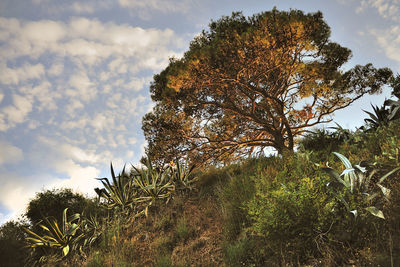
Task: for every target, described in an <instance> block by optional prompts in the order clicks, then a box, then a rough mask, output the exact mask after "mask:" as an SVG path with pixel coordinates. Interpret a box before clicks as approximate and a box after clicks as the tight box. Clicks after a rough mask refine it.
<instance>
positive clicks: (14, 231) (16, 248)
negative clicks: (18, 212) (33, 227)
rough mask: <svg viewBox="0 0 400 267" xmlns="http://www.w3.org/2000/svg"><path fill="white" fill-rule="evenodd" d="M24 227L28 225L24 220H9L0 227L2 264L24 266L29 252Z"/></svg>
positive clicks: (0, 260) (0, 262) (0, 257)
mask: <svg viewBox="0 0 400 267" xmlns="http://www.w3.org/2000/svg"><path fill="white" fill-rule="evenodd" d="M23 227H27V223H25V222H22V221H9V222H6V223H5V224H3V225H2V226H1V227H0V265H1V266H10V267H12V266H16V267H17V266H24V262H25V259H26V257H27V256H28V253H27V250H26V249H25V242H24V241H25V232H24V231H23Z"/></svg>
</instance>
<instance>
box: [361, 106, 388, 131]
mask: <svg viewBox="0 0 400 267" xmlns="http://www.w3.org/2000/svg"><path fill="white" fill-rule="evenodd" d="M371 106H372V109H373V110H374V113H375V114H372V113H371V112H368V111H365V110H364V112H365V113H367V114H368V115H369V117H370V118H367V119H364V121H365V122H366V123H369V124H370V125H371V127H372V129H377V128H378V127H382V126H386V125H388V123H389V121H390V114H389V110H387V109H386V107H385V105H383V106H382V107H380V108H379V107H378V106H373V105H371Z"/></svg>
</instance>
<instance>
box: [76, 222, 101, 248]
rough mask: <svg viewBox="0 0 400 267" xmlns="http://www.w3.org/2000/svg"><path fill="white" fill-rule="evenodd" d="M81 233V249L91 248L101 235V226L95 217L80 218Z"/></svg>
mask: <svg viewBox="0 0 400 267" xmlns="http://www.w3.org/2000/svg"><path fill="white" fill-rule="evenodd" d="M81 231H82V233H83V243H82V245H81V249H82V248H86V247H91V246H92V245H93V244H95V243H96V242H97V241H98V240H99V239H100V237H101V235H102V225H101V223H100V221H99V220H98V218H97V216H92V215H90V216H88V217H85V216H82V220H81Z"/></svg>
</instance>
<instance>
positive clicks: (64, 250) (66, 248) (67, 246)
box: [62, 245, 69, 257]
mask: <svg viewBox="0 0 400 267" xmlns="http://www.w3.org/2000/svg"><path fill="white" fill-rule="evenodd" d="M62 251H63V254H64V257H65V256H67V255H68V253H69V245H66V246H65V247H64V248H63V250H62Z"/></svg>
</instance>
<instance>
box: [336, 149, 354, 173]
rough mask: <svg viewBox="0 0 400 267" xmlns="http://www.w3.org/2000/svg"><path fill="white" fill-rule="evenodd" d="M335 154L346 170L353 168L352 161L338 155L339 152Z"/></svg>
mask: <svg viewBox="0 0 400 267" xmlns="http://www.w3.org/2000/svg"><path fill="white" fill-rule="evenodd" d="M333 154H335V156H336V157H338V158H339V159H340V160H341V161H342V163H343V165H344V166H345V167H346V169H351V168H353V165H351V163H350V161H349V160H348V159H347V158H346V157H345V156H343V155H342V154H340V153H337V152H333Z"/></svg>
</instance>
